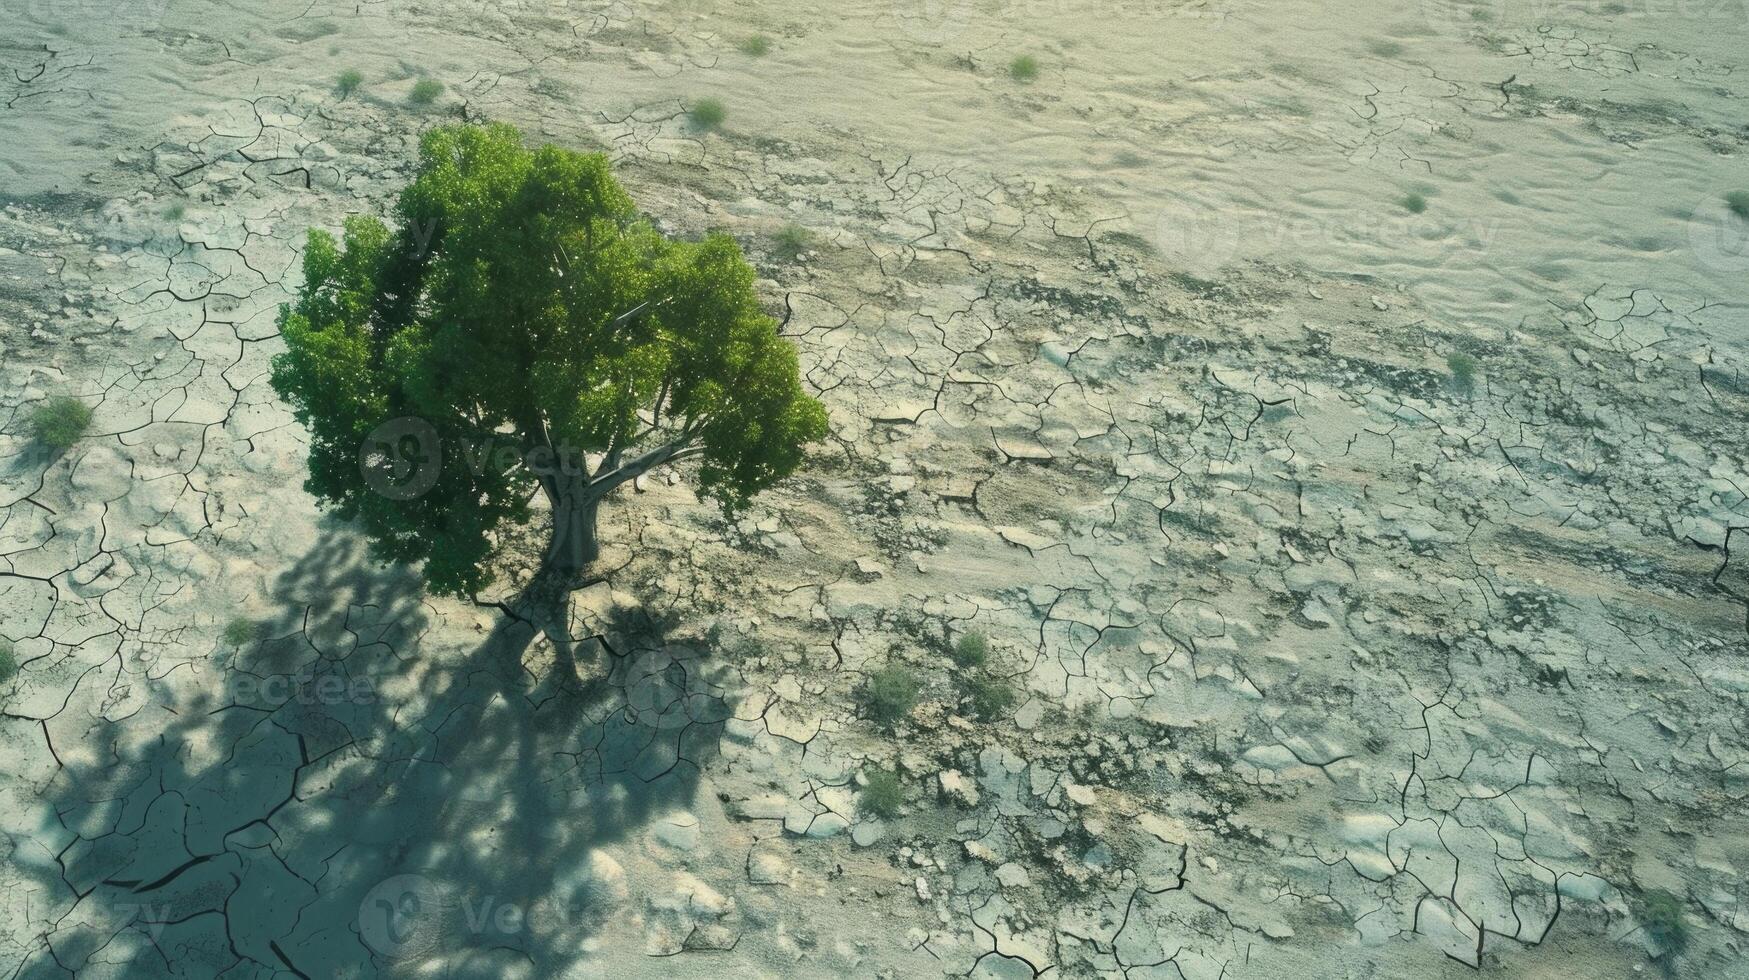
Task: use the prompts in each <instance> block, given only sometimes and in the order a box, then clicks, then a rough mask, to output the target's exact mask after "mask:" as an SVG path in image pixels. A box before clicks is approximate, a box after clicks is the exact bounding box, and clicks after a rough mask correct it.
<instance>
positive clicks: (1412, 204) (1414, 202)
mask: <svg viewBox="0 0 1749 980" xmlns="http://www.w3.org/2000/svg"><path fill="white" fill-rule="evenodd" d="M1403 210H1405V211H1407V212H1409V213H1410V214H1420V213H1421V212H1423V211H1425V210H1427V198H1425V197H1422V196H1421V195H1420V194H1417V193H1415V192H1414V191H1410V192H1409V193H1408V194H1405V195H1403Z"/></svg>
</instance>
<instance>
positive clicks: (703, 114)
mask: <svg viewBox="0 0 1749 980" xmlns="http://www.w3.org/2000/svg"><path fill="white" fill-rule="evenodd" d="M728 114H729V113H728V110H727V109H724V108H723V104H722V102H720V101H718V100H716V99H709V98H706V99H699V100H698V101H697V102H695V103H693V105H692V108H691V109H690V110H688V112H687V113H686V118H687V120H688V121H689V122H691V123H692V128H694V129H697V130H699V131H701V132H708V131H709V130H713V129H716V128H717V127H719V126H721V125H722V124H723V119H724V118H726V117H727V116H728Z"/></svg>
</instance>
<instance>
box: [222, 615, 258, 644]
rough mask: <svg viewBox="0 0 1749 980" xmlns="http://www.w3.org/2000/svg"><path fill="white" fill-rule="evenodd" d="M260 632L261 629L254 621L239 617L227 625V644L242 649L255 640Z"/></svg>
mask: <svg viewBox="0 0 1749 980" xmlns="http://www.w3.org/2000/svg"><path fill="white" fill-rule="evenodd" d="M260 631H261V628H260V627H259V626H257V625H256V623H255V621H254V620H252V619H245V618H243V617H242V616H238V617H237V618H236V619H233V620H231V621H230V622H228V623H226V624H225V644H226V645H227V646H233V647H240V646H242V645H243V644H245V643H248V642H249V641H250V640H253V639H255V636H256V634H257V633H259V632H260Z"/></svg>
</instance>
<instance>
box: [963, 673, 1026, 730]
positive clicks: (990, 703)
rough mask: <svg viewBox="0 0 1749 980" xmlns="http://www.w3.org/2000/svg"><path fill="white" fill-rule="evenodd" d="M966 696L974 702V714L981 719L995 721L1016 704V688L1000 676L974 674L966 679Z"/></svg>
mask: <svg viewBox="0 0 1749 980" xmlns="http://www.w3.org/2000/svg"><path fill="white" fill-rule="evenodd" d="M964 686H965V696H966V698H967V699H969V700H970V701H971V703H972V715H973V717H975V718H977V719H978V720H979V721H995V720H996V719H998V718H1001V717H1002V716H1003V715H1006V714H1007V713H1008V709H1009V708H1011V707H1013V706H1014V688H1012V687H1010V686H1009V685H1008V682H1007V681H1006V680H1004V679H1002V678H1000V677H991V676H990V675H988V674H972V675H969V676H968V677H967V678H966V679H965V685H964Z"/></svg>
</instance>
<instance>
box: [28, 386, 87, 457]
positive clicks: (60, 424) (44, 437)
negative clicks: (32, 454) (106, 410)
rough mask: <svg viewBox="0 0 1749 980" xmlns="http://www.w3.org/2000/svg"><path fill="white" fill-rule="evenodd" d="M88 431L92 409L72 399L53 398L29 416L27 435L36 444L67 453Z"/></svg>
mask: <svg viewBox="0 0 1749 980" xmlns="http://www.w3.org/2000/svg"><path fill="white" fill-rule="evenodd" d="M89 428H91V408H90V406H88V405H86V404H85V403H84V402H82V401H80V400H79V399H77V398H74V397H73V396H72V395H56V396H55V397H53V398H50V399H49V400H48V401H46V402H44V403H42V404H41V405H38V406H37V408H36V411H34V412H32V413H31V414H30V432H31V435H33V436H35V437H36V441H37V442H40V443H42V444H43V445H45V446H49V447H51V448H54V449H68V448H70V447H72V445H73V444H74V443H76V442H78V441H79V440H80V439H81V438H83V437H84V435H85V430H87V429H89Z"/></svg>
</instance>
